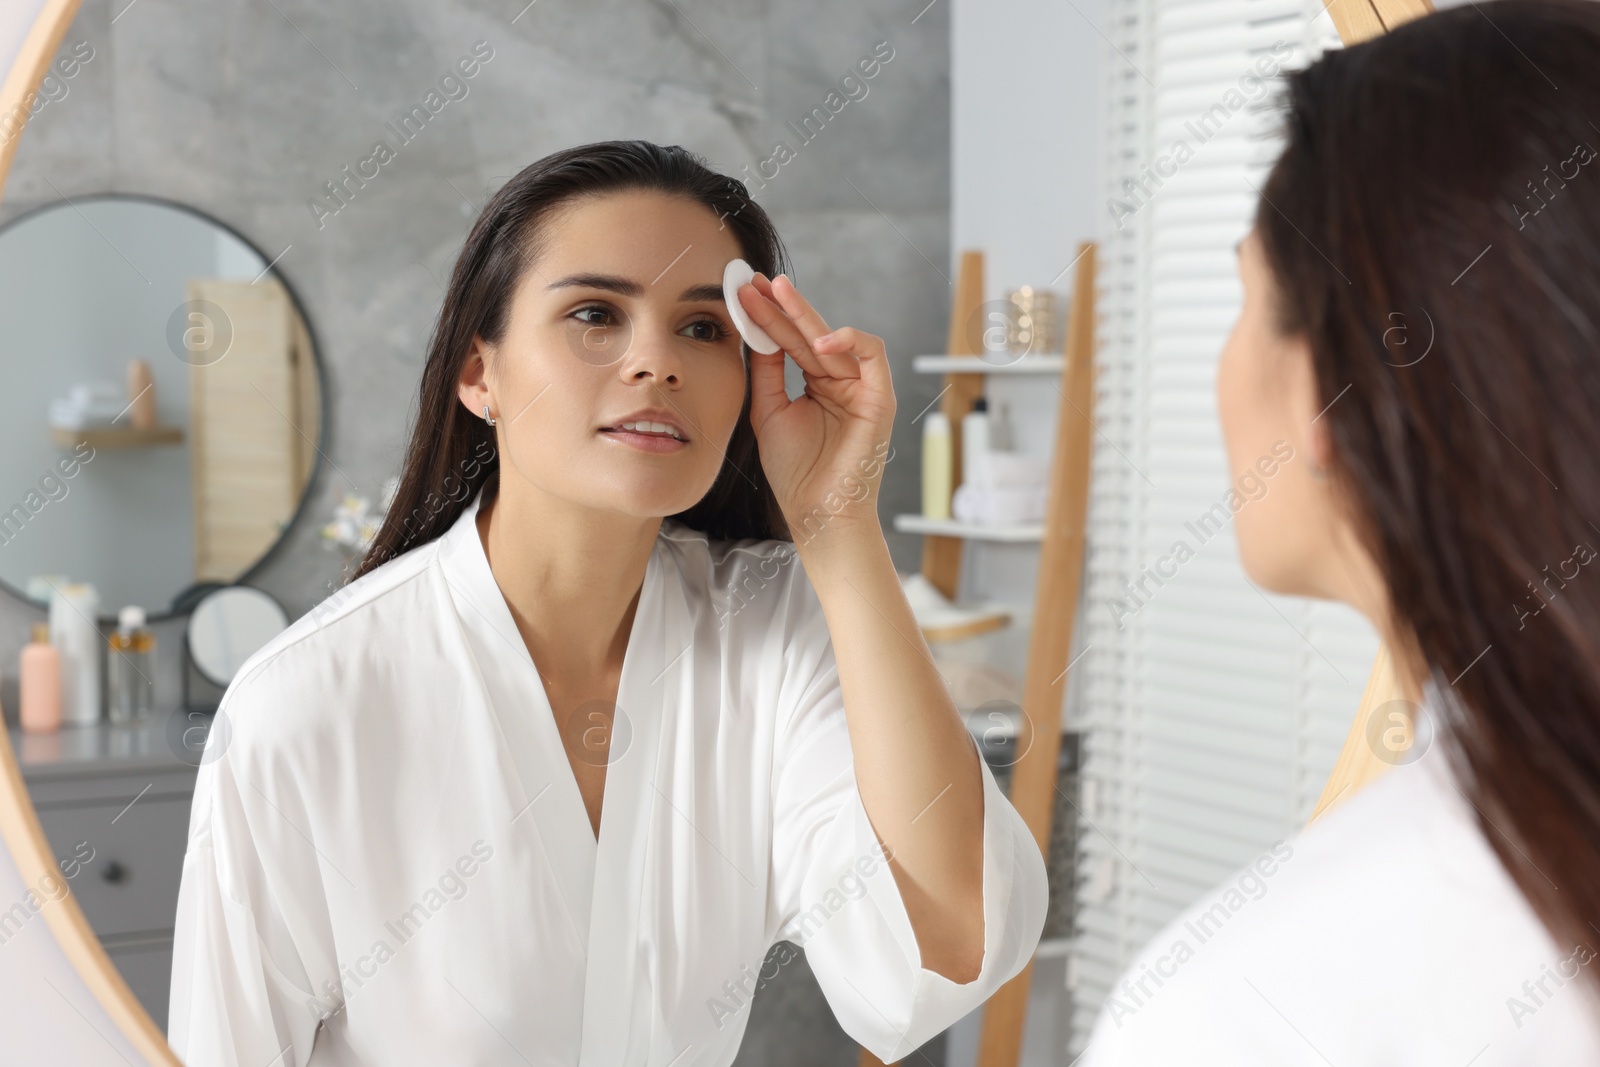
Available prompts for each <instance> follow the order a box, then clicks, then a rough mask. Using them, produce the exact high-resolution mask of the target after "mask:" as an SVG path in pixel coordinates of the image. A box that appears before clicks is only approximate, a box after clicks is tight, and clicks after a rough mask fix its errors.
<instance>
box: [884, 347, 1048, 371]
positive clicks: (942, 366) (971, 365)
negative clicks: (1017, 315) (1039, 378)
mask: <svg viewBox="0 0 1600 1067" xmlns="http://www.w3.org/2000/svg"><path fill="white" fill-rule="evenodd" d="M1004 360H1011V361H1012V362H1002V361H1004ZM991 361H992V362H991ZM1066 361H1067V357H1066V356H1012V355H1010V354H1008V353H1004V352H996V353H991V354H990V355H988V356H913V357H912V359H911V369H912V370H914V371H916V372H917V373H918V374H1056V375H1059V374H1060V373H1061V369H1062V367H1063V366H1065V365H1066Z"/></svg>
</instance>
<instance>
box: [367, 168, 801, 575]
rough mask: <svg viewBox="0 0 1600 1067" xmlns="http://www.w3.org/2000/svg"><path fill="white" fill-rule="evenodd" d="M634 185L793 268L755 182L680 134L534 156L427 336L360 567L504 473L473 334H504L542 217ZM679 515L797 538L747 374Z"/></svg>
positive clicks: (712, 528)
mask: <svg viewBox="0 0 1600 1067" xmlns="http://www.w3.org/2000/svg"><path fill="white" fill-rule="evenodd" d="M630 190H648V191H652V192H658V193H663V194H666V195H668V196H676V197H683V198H685V199H688V200H692V201H695V202H696V203H700V204H703V205H705V207H706V208H707V209H708V210H710V211H711V212H712V213H713V214H714V215H715V216H716V217H717V218H718V220H719V225H720V226H726V227H728V228H729V229H730V230H732V231H733V235H734V238H735V239H736V240H737V241H738V242H739V247H740V249H741V252H742V257H741V258H743V259H744V260H746V261H747V262H748V263H749V264H750V265H751V266H752V267H754V268H755V269H756V270H758V271H761V272H762V273H764V274H766V275H767V277H769V278H770V277H772V276H774V275H776V274H778V273H781V272H784V271H787V270H789V269H790V267H789V258H788V253H787V252H786V251H785V249H784V247H783V242H782V241H781V240H780V238H779V237H778V232H777V229H776V228H775V227H774V226H773V224H772V220H771V219H770V218H769V217H768V216H767V213H766V212H765V211H763V210H762V208H761V207H760V205H758V204H757V203H756V202H755V201H753V200H751V199H750V193H749V190H748V189H747V188H746V187H745V185H744V183H743V182H740V181H738V180H737V179H734V178H729V177H726V176H725V175H721V174H718V173H717V172H716V171H714V170H712V169H711V168H710V167H709V166H708V165H707V164H706V162H705V161H704V160H703V159H702V158H701V157H699V156H697V155H695V154H694V153H692V152H689V151H688V150H686V149H684V148H680V147H678V146H677V145H666V146H662V145H656V144H651V143H650V142H648V141H602V142H598V143H596V144H586V145H579V146H577V147H575V148H568V149H565V150H564V151H561V152H556V153H554V154H552V155H548V156H545V157H544V158H543V159H541V160H539V161H538V162H536V163H531V164H529V165H528V166H526V167H524V168H523V169H522V170H521V171H520V172H519V173H518V174H517V175H516V176H515V177H514V178H512V179H511V180H510V181H508V182H507V183H506V184H505V185H503V186H501V187H500V189H499V191H498V192H496V193H495V194H494V196H493V198H491V199H490V201H489V203H488V204H486V205H485V206H484V209H483V212H482V214H480V215H479V216H478V220H477V222H476V223H474V224H473V227H472V231H471V232H470V233H469V234H468V235H467V240H466V244H465V245H464V246H463V247H462V249H461V254H460V255H459V256H458V257H457V258H456V265H455V270H454V271H452V272H451V275H450V285H449V288H448V289H447V290H446V291H445V296H444V303H443V305H442V306H441V307H440V309H439V318H438V321H437V322H436V323H435V325H434V330H433V339H432V341H431V342H430V344H429V346H428V358H427V363H426V365H425V366H424V367H423V371H422V386H421V391H420V398H419V403H418V410H417V415H416V423H415V425H414V428H413V429H412V431H411V441H410V444H409V446H408V448H407V450H406V459H405V467H404V469H403V470H402V472H401V475H400V482H399V485H398V487H397V489H396V490H395V493H394V499H393V500H392V501H391V503H390V504H389V508H388V511H387V513H386V514H385V516H384V521H383V525H382V527H381V528H380V529H379V530H378V533H377V536H376V537H375V538H374V539H373V542H372V545H371V547H370V548H369V549H368V550H367V553H366V555H365V556H364V557H363V558H362V560H361V565H360V567H358V568H357V570H356V572H355V575H354V578H359V577H361V576H362V575H364V574H366V573H367V572H368V571H370V570H372V569H373V568H375V567H378V566H381V565H382V564H383V563H385V562H387V561H388V560H390V559H393V558H394V557H395V556H398V555H400V554H401V553H403V552H406V551H409V550H410V549H413V548H416V547H417V546H419V545H422V544H425V543H427V542H428V541H431V540H433V539H434V538H436V537H438V536H439V535H440V534H442V533H444V532H445V531H446V530H448V529H449V528H450V526H451V524H453V523H454V522H455V520H456V519H457V518H458V517H460V515H461V513H462V511H464V510H465V509H466V507H467V504H468V502H469V501H471V500H472V498H473V496H474V495H475V494H476V493H477V491H478V490H479V489H480V488H482V487H483V486H484V485H485V484H489V483H492V481H493V479H495V478H497V477H498V475H499V469H500V463H499V457H498V455H496V452H495V434H494V428H493V427H491V426H489V425H488V424H487V423H485V422H484V420H483V419H481V418H479V417H477V416H474V415H473V414H472V413H471V412H469V411H467V410H466V408H465V407H464V406H463V405H462V403H461V400H460V398H459V397H458V395H457V393H456V385H457V383H458V382H459V381H460V378H461V371H462V367H463V365H464V364H465V362H466V358H467V353H468V351H470V349H471V347H472V341H473V338H475V337H481V338H483V340H484V341H486V342H487V343H489V344H496V343H498V342H499V341H500V339H501V337H502V336H503V335H504V332H505V328H506V322H507V317H508V315H509V311H510V307H511V299H512V295H513V293H514V292H515V291H516V287H517V282H518V281H519V280H520V279H521V278H522V275H523V272H524V271H526V270H528V269H529V268H530V266H531V265H532V264H533V263H534V262H535V261H536V260H537V259H538V257H539V254H540V252H541V250H542V245H541V237H542V235H541V227H542V224H543V223H545V222H546V221H547V220H548V219H549V218H550V217H551V215H552V214H553V213H554V212H556V211H557V210H558V209H560V208H563V207H565V206H569V205H570V204H571V203H572V202H573V201H575V200H577V199H579V198H583V197H595V196H604V195H607V194H611V193H619V192H624V191H630ZM746 362H747V365H748V352H747V353H746ZM494 489H495V486H494V484H489V491H490V492H493V491H494ZM669 517H670V518H674V519H677V520H679V521H680V522H683V523H684V524H685V525H687V526H689V527H691V528H692V529H696V530H700V531H702V532H704V533H705V534H706V535H707V536H709V537H712V538H741V537H756V538H781V539H784V540H787V539H788V537H789V533H788V529H787V526H786V525H785V523H784V520H783V514H782V512H781V510H780V509H779V507H778V503H777V499H776V498H775V497H774V496H773V494H772V489H771V487H770V486H769V485H768V484H767V478H766V474H765V472H764V471H763V469H762V467H761V462H760V457H759V453H758V452H757V449H756V437H755V431H754V429H753V428H752V427H751V425H750V377H749V375H748V374H746V375H745V393H744V407H743V408H742V409H741V410H740V412H739V421H738V423H737V424H736V425H735V426H734V430H733V436H732V438H731V439H730V440H729V442H728V448H727V453H726V456H725V458H724V461H723V464H722V469H721V470H720V471H719V472H718V473H717V477H716V480H715V482H713V484H712V486H711V489H710V491H709V492H707V493H706V495H705V496H704V497H702V498H701V499H700V500H699V501H698V502H697V503H696V504H695V505H694V506H693V507H691V508H689V509H688V510H687V511H683V512H680V513H678V514H677V515H673V516H669ZM352 580H353V579H352Z"/></svg>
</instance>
